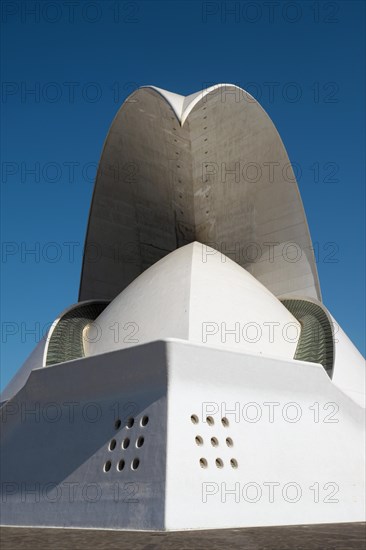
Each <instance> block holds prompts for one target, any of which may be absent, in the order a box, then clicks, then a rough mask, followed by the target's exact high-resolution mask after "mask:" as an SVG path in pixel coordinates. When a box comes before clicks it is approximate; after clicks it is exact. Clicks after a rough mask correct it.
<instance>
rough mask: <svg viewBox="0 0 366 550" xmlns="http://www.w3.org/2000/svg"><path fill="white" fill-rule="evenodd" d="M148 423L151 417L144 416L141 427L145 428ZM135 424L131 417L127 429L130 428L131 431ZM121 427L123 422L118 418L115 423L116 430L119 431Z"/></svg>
mask: <svg viewBox="0 0 366 550" xmlns="http://www.w3.org/2000/svg"><path fill="white" fill-rule="evenodd" d="M148 422H149V417H148V416H143V417H142V418H141V420H140V426H141V427H142V428H144V427H145V426H146V425H147V423H148ZM134 423H135V419H134V418H133V417H132V416H131V417H130V418H128V419H127V422H126V428H129V429H130V428H132V426H133V425H134ZM121 426H122V421H121V420H120V419H119V418H118V419H117V420H116V421H115V423H114V427H115V428H116V430H119V429H120V427H121Z"/></svg>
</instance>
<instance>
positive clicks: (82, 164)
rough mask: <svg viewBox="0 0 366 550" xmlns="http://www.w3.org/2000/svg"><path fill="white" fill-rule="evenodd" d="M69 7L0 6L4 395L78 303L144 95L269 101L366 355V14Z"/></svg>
mask: <svg viewBox="0 0 366 550" xmlns="http://www.w3.org/2000/svg"><path fill="white" fill-rule="evenodd" d="M65 4H66V5H65ZM73 4H74V7H70V6H68V5H67V3H64V2H63V1H59V2H57V1H56V2H55V1H53V2H33V1H29V2H21V1H17V2H12V1H7V0H4V1H3V2H2V6H1V9H2V12H1V18H2V66H3V68H2V80H3V84H2V104H1V107H2V181H1V185H2V241H3V254H2V274H3V276H2V305H1V313H2V367H1V373H2V376H1V386H4V385H5V384H6V383H7V382H8V380H9V379H10V378H11V376H12V375H13V374H14V373H15V371H16V370H17V369H18V367H19V366H20V365H21V364H22V362H23V361H24V359H25V358H26V357H27V356H28V354H29V353H30V351H31V350H32V349H33V348H34V346H35V340H36V339H38V336H39V335H38V334H30V333H27V331H29V330H32V329H33V330H34V329H36V332H39V330H42V329H43V328H44V327H46V326H47V325H48V324H49V323H51V322H52V321H53V320H54V319H55V317H56V316H57V315H58V313H59V312H60V311H62V310H63V309H64V308H65V307H67V306H68V305H70V304H72V303H74V302H76V301H77V297H78V287H79V277H80V269H81V259H82V246H83V242H84V238H85V230H86V223H87V218H88V211H89V206H90V199H91V195H92V189H93V177H94V173H95V165H96V163H97V162H98V159H99V156H100V152H101V148H102V145H103V141H104V139H105V136H106V134H107V131H108V127H109V125H110V123H111V121H112V119H113V117H114V115H115V113H116V111H117V109H118V107H119V105H120V104H121V103H122V102H123V100H124V98H125V97H126V96H127V95H128V94H129V93H130V92H131V91H133V90H134V89H135V88H136V87H138V86H140V85H144V84H154V85H156V86H159V87H162V88H165V89H167V90H170V91H174V92H177V93H180V94H183V95H188V94H190V93H193V92H195V91H197V90H200V89H202V88H203V87H206V86H207V85H209V84H213V83H218V82H230V83H236V84H238V85H240V86H242V87H244V88H246V89H247V90H248V91H249V92H251V93H252V95H254V96H255V97H256V98H257V99H258V100H259V101H260V103H261V104H262V106H263V107H264V108H265V109H266V110H267V112H268V113H269V115H270V117H271V118H272V120H273V121H274V123H275V125H276V126H277V128H278V130H279V132H280V134H281V137H282V139H283V141H284V143H285V146H286V148H287V151H288V154H289V157H290V159H291V161H293V162H295V163H297V164H298V165H299V166H300V167H301V177H300V178H299V187H300V192H301V195H302V198H303V201H304V206H305V210H306V213H307V217H308V222H309V226H310V231H311V235H312V238H313V241H314V242H315V243H318V246H319V262H318V270H319V276H320V282H321V286H322V291H323V299H324V302H325V304H326V306H327V307H328V308H329V310H330V311H331V313H332V314H333V315H334V316H335V318H336V319H337V320H338V322H339V323H340V325H341V326H342V328H343V329H344V330H345V331H346V332H347V333H348V335H349V336H350V338H351V339H352V340H353V342H354V343H355V344H356V346H357V347H358V348H359V349H360V350H361V351H362V352H364V346H365V310H364V304H365V285H364V278H365V252H364V250H365V242H364V235H365V134H364V122H365V107H364V103H363V97H364V93H365V74H364V70H365V49H364V48H365V4H364V2H362V1H359V2H358V1H346V2H343V1H342V2H340V1H337V2H322V1H320V2H313V1H302V2H296V1H295V2H290V3H289V2H281V1H278V2H268V1H254V2H215V1H213V2H200V1H195V0H193V1H186V2H180V1H177V0H174V1H172V2H169V1H163V2H153V1H136V2H115V1H108V0H105V1H104V2H102V1H94V2H89V1H88V0H85V1H84V2H81V1H80V2H78V1H75V2H73ZM34 10H36V11H34ZM32 90H33V93H32ZM32 169H33V170H35V172H32ZM71 242H72V243H76V244H75V245H73V246H74V252H75V255H74V257H72V256H70V254H69V251H70V246H71V245H67V244H65V243H71ZM52 243H56V244H52ZM329 243H335V245H334V244H332V245H329ZM4 247H5V248H4ZM30 249H33V250H35V251H36V253H35V254H33V255H32V254H27V250H30ZM332 250H336V253H335V255H334V256H332V257H331V254H330V253H331V251H332ZM331 258H334V259H335V260H336V262H330V261H329V260H330V259H331ZM52 259H55V261H51V260H52ZM11 330H14V331H15V332H16V333H15V334H14V335H9V334H8V333H9V331H11Z"/></svg>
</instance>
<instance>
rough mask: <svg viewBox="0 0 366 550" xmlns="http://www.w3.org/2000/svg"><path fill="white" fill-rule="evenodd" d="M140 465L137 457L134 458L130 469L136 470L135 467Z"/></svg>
mask: <svg viewBox="0 0 366 550" xmlns="http://www.w3.org/2000/svg"><path fill="white" fill-rule="evenodd" d="M139 465H140V461H139V459H138V458H134V459H133V461H132V464H131V468H132V470H137V468H138V467H139Z"/></svg>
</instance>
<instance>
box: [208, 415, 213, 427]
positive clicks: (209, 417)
mask: <svg viewBox="0 0 366 550" xmlns="http://www.w3.org/2000/svg"><path fill="white" fill-rule="evenodd" d="M206 422H207V424H208V425H209V426H213V425H214V424H215V421H214V419H213V418H212V416H208V417H207V418H206Z"/></svg>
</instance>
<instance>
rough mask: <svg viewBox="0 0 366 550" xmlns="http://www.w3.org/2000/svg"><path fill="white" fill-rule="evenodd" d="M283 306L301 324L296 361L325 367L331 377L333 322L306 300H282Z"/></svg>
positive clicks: (318, 307)
mask: <svg viewBox="0 0 366 550" xmlns="http://www.w3.org/2000/svg"><path fill="white" fill-rule="evenodd" d="M281 302H282V303H283V305H284V306H285V307H286V308H287V309H288V310H289V311H290V312H291V313H292V315H293V316H294V317H295V318H296V319H297V320H298V321H299V323H300V324H301V335H300V339H299V342H298V344H297V348H296V353H295V359H298V360H300V361H309V362H313V363H320V364H321V365H323V367H324V368H325V370H326V371H327V373H328V375H329V376H331V374H332V369H333V360H334V344H333V332H332V325H331V322H330V320H329V318H328V316H327V314H326V313H325V311H324V310H323V309H322V308H321V307H320V306H319V305H318V304H314V303H312V302H308V301H306V300H291V299H286V300H281Z"/></svg>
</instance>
